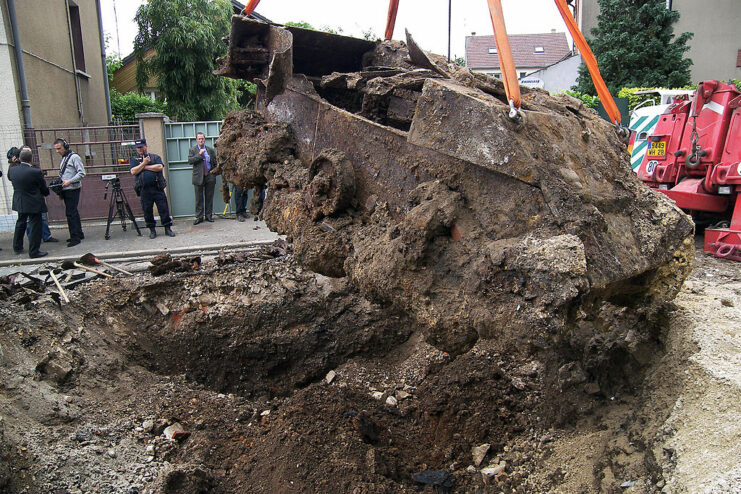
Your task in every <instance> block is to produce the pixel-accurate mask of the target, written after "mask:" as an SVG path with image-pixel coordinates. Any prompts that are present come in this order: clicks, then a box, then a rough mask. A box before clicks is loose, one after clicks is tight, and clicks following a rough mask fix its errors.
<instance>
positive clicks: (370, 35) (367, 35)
mask: <svg viewBox="0 0 741 494" xmlns="http://www.w3.org/2000/svg"><path fill="white" fill-rule="evenodd" d="M362 33H363V39H364V40H366V41H380V40H381V37H380V36H379V35H377V34H376V33H375V32H374V31H373V28H372V27H369V28H368V29H363V31H362Z"/></svg>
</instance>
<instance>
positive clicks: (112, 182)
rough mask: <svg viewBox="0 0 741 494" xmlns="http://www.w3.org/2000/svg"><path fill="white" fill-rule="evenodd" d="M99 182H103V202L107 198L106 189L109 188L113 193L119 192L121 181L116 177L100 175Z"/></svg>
mask: <svg viewBox="0 0 741 494" xmlns="http://www.w3.org/2000/svg"><path fill="white" fill-rule="evenodd" d="M100 178H101V180H103V181H105V182H106V184H105V192H104V193H103V200H104V201H105V200H106V198H107V197H108V187H111V188H112V189H113V190H114V191H117V190H121V179H120V178H118V175H115V174H110V175H102V176H101V177H100Z"/></svg>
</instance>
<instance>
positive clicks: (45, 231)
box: [26, 213, 51, 242]
mask: <svg viewBox="0 0 741 494" xmlns="http://www.w3.org/2000/svg"><path fill="white" fill-rule="evenodd" d="M26 235H28V238H29V239H30V238H31V224H30V223H28V222H27V223H26ZM50 238H51V230H49V223H48V222H47V221H46V213H41V239H42V240H43V241H44V242H46V241H47V240H49V239H50Z"/></svg>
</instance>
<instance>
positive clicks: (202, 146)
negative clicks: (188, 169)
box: [188, 132, 218, 225]
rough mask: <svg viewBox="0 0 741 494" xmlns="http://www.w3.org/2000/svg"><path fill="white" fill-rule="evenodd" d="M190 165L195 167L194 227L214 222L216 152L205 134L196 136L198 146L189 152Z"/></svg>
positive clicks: (200, 133)
mask: <svg viewBox="0 0 741 494" xmlns="http://www.w3.org/2000/svg"><path fill="white" fill-rule="evenodd" d="M188 163H189V164H190V165H191V166H192V167H193V188H194V189H195V193H196V219H195V221H194V222H193V224H194V225H197V224H198V223H201V222H203V220H204V218H205V219H206V221H208V222H213V221H214V218H213V210H214V188H215V187H216V176H215V175H213V174H212V173H211V171H212V170H214V169H215V168H216V165H217V163H218V162H217V160H216V150H215V149H214V148H212V147H210V146H206V136H205V135H204V134H203V132H199V133H197V134H196V145H195V146H193V147H192V148H190V151H189V152H188Z"/></svg>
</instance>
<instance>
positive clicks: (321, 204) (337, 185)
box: [307, 149, 355, 221]
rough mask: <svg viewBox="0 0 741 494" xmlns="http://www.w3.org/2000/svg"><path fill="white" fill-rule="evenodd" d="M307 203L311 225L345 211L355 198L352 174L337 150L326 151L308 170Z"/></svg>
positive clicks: (353, 175)
mask: <svg viewBox="0 0 741 494" xmlns="http://www.w3.org/2000/svg"><path fill="white" fill-rule="evenodd" d="M309 180H310V183H309V187H308V189H307V194H308V197H307V202H308V205H309V208H310V209H311V216H312V219H313V220H314V221H317V220H320V219H322V218H324V217H325V216H331V215H333V214H337V213H340V212H342V211H344V210H345V209H346V208H347V207H348V206H350V204H351V202H352V200H353V197H355V170H353V167H352V164H351V163H350V161H349V160H348V159H347V157H346V156H345V153H343V152H341V151H337V150H336V149H325V150H323V151H322V152H321V153H320V154H319V156H318V157H317V158H316V159H315V160H314V161H313V162H312V163H311V166H310V167H309Z"/></svg>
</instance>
